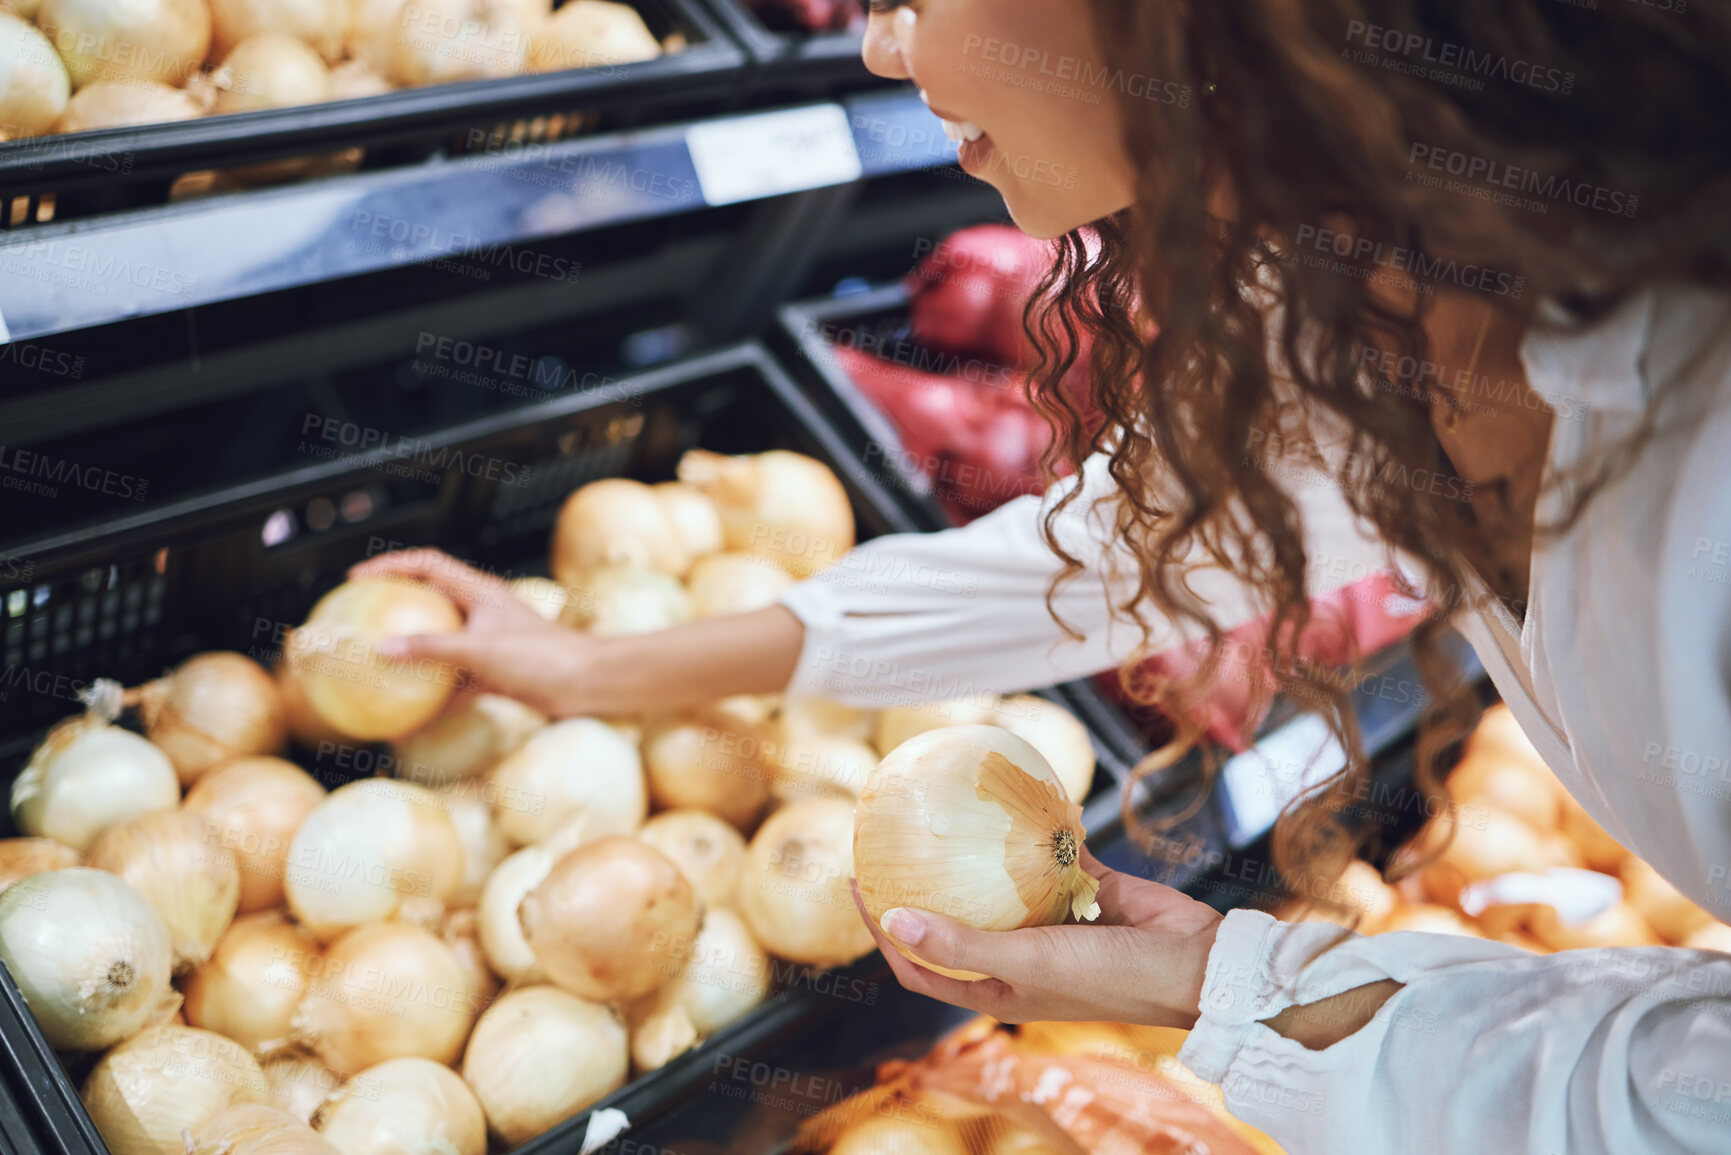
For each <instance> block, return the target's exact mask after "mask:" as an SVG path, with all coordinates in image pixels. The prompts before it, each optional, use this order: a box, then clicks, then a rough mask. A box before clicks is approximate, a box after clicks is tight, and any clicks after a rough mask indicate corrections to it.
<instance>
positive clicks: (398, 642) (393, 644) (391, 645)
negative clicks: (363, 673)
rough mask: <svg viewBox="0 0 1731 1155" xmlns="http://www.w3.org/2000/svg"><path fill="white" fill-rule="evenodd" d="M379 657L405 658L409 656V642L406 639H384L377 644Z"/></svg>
mask: <svg viewBox="0 0 1731 1155" xmlns="http://www.w3.org/2000/svg"><path fill="white" fill-rule="evenodd" d="M379 656H380V657H384V658H406V657H408V656H409V640H408V639H407V638H384V639H382V640H381V641H380V642H379Z"/></svg>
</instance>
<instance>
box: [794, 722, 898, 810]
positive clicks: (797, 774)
mask: <svg viewBox="0 0 1731 1155" xmlns="http://www.w3.org/2000/svg"><path fill="white" fill-rule="evenodd" d="M778 755H779V756H778V758H777V760H776V775H775V796H776V797H777V798H780V799H783V800H784V801H788V800H793V799H797V798H811V797H824V796H828V797H839V798H847V799H854V798H858V797H859V793H860V791H861V790H863V789H865V784H866V780H867V779H868V778H870V777H871V773H872V771H873V770H876V769H877V765H878V754H877V751H876V750H874V749H872V748H871V747H870V746H868V745H866V744H865V743H864V742H861V741H859V740H858V739H855V738H844V737H841V736H839V735H835V734H803V735H799V734H796V735H788V736H786V737H784V738H783V740H782V744H781V748H780V750H779V751H778Z"/></svg>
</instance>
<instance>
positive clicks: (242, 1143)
mask: <svg viewBox="0 0 1731 1155" xmlns="http://www.w3.org/2000/svg"><path fill="white" fill-rule="evenodd" d="M184 1143H185V1145H184V1146H183V1147H177V1148H175V1149H174V1151H173V1153H172V1155H347V1153H346V1152H341V1151H338V1150H337V1148H335V1147H333V1146H332V1145H331V1144H329V1143H327V1142H325V1140H324V1138H323V1137H322V1136H320V1135H319V1134H318V1132H316V1131H314V1130H313V1129H312V1128H311V1127H309V1126H307V1124H306V1123H305V1122H304V1121H302V1120H301V1119H299V1118H297V1117H295V1116H294V1115H292V1114H289V1113H288V1112H286V1111H281V1110H278V1109H277V1108H275V1107H267V1106H264V1105H263V1104H261V1103H236V1104H235V1105H234V1106H232V1107H229V1108H228V1109H227V1110H225V1111H222V1112H221V1113H219V1114H217V1115H215V1116H213V1117H212V1118H210V1119H209V1120H207V1121H206V1122H204V1123H203V1124H201V1125H200V1126H198V1127H194V1128H192V1129H191V1130H189V1131H187V1132H186V1134H185V1139H184ZM115 1155H120V1153H119V1152H116V1153H115Z"/></svg>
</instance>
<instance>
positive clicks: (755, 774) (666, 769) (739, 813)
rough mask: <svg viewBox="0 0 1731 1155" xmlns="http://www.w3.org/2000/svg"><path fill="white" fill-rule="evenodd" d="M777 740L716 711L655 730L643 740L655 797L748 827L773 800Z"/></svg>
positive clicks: (763, 730)
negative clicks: (770, 792) (771, 789)
mask: <svg viewBox="0 0 1731 1155" xmlns="http://www.w3.org/2000/svg"><path fill="white" fill-rule="evenodd" d="M774 754H775V750H774V742H773V738H772V737H771V735H770V734H769V732H768V731H767V729H766V728H762V727H753V726H747V725H744V724H741V723H738V722H736V721H734V719H733V718H731V717H729V716H728V715H726V714H724V713H722V712H721V711H720V710H716V709H713V708H711V709H706V710H701V711H698V712H696V713H695V714H694V715H693V716H692V717H690V718H688V719H677V718H675V719H668V720H665V721H662V722H658V723H656V724H655V725H653V726H651V727H650V729H649V733H648V734H647V735H645V737H644V740H643V766H644V770H645V771H646V773H647V775H648V779H649V796H650V798H651V799H653V800H654V802H655V805H656V806H657V807H663V808H674V807H695V808H697V809H700V810H708V811H710V812H711V813H713V814H717V815H720V816H721V817H722V818H725V819H727V820H728V821H729V822H731V823H733V824H734V825H735V826H738V827H741V828H742V829H743V828H747V827H749V826H751V825H752V823H754V822H756V821H757V818H758V815H760V814H762V813H763V808H764V806H765V805H766V804H767V803H768V802H769V788H770V784H771V782H773V781H774V779H775V764H774Z"/></svg>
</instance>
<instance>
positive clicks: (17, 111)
mask: <svg viewBox="0 0 1731 1155" xmlns="http://www.w3.org/2000/svg"><path fill="white" fill-rule="evenodd" d="M0 44H4V46H5V47H4V49H0V116H3V117H4V120H3V122H0V140H18V139H21V138H23V137H30V136H40V135H42V134H43V133H45V132H47V131H48V130H49V129H50V127H51V126H52V125H53V124H54V122H55V121H56V120H57V119H59V117H60V115H61V113H62V112H63V111H64V110H65V108H66V102H67V100H68V99H69V98H70V97H71V95H72V79H71V77H69V76H68V75H67V72H66V65H65V64H63V63H62V62H61V60H60V57H58V56H56V55H55V53H54V46H53V45H52V44H50V43H48V38H47V37H45V36H43V35H42V33H41V32H39V31H37V30H36V29H35V28H34V27H32V26H31V25H30V24H29V23H28V22H26V21H25V20H23V19H20V18H19V17H18V16H15V15H13V14H12V13H11V12H8V11H6V10H5V9H3V8H0Z"/></svg>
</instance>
